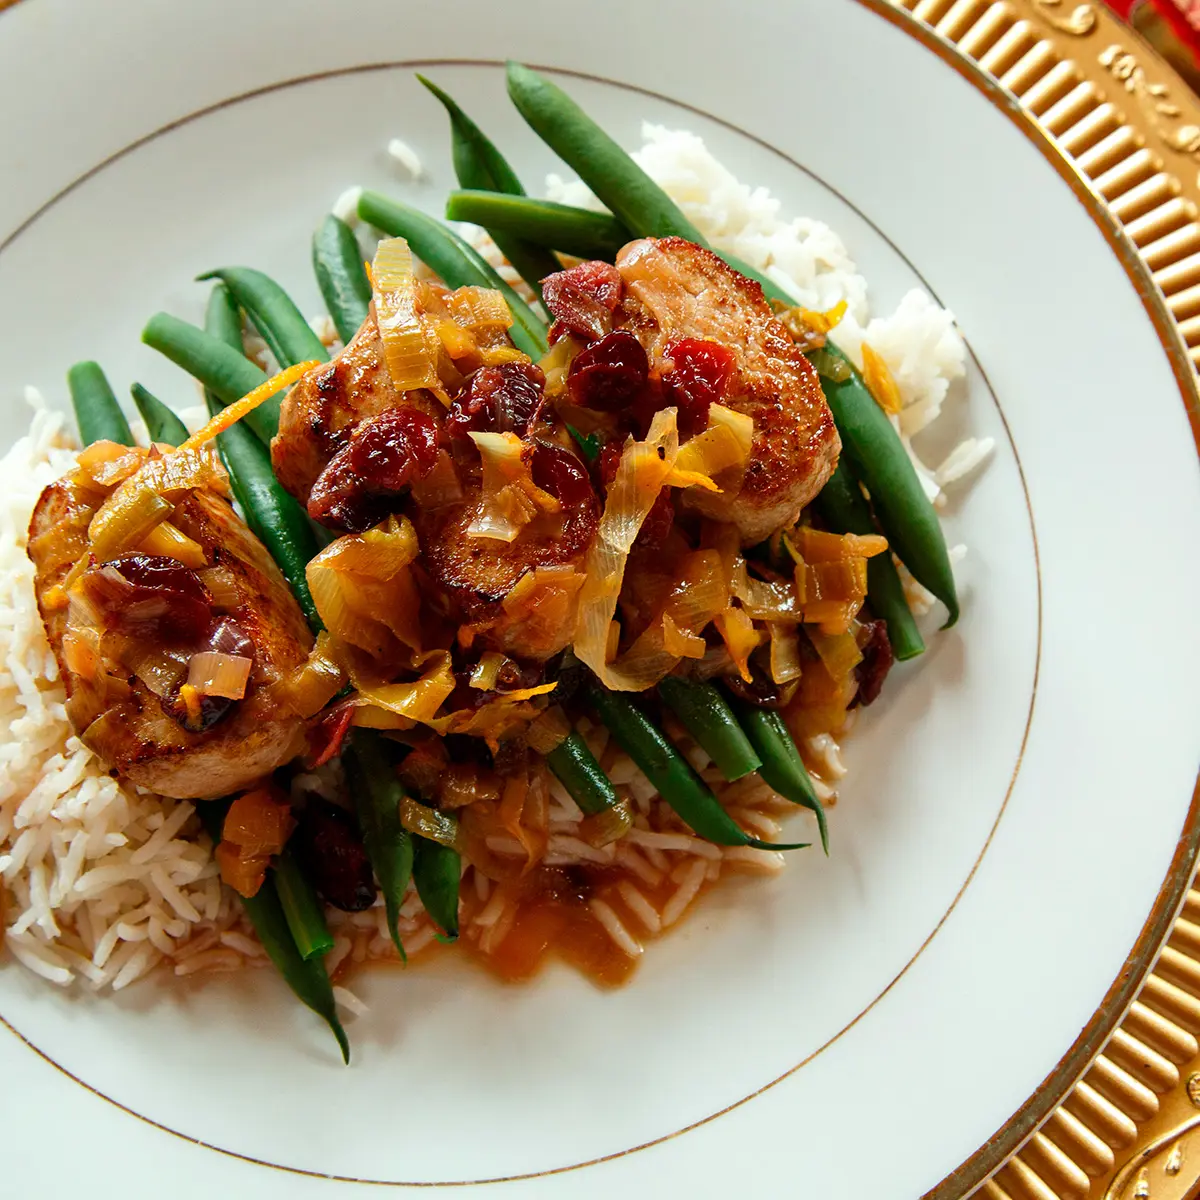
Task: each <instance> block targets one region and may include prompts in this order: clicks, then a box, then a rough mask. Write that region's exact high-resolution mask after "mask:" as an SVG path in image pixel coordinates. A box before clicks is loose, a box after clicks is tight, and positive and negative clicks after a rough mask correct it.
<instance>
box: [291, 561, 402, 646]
mask: <svg viewBox="0 0 1200 1200" xmlns="http://www.w3.org/2000/svg"><path fill="white" fill-rule="evenodd" d="M319 557H320V556H319V555H318V558H319ZM305 576H306V578H307V580H308V588H309V591H310V592H312V598H313V604H315V605H316V609H317V613H318V614H319V615H320V617H321V620H322V622H323V623H324V625H325V628H326V629H328V630H329V631H330V632H331V633H332V634H333V635H334V637H336V638H338V639H340V640H341V641H343V642H347V643H348V644H349V645H351V646H356V647H357V648H358V649H360V650H365V651H366V652H367V653H368V654H372V655H374V656H375V657H377V658H382V657H384V656H385V655H387V654H388V653H389V651H390V650H391V648H392V638H391V634H390V632H389V631H388V630H387V629H386V628H385V627H384V626H383V625H381V624H380V623H379V622H378V621H376V620H373V619H372V618H371V617H368V616H364V615H362V614H361V613H359V612H356V611H355V610H354V609H353V608H352V607H351V606H350V604H349V603H348V602H347V600H346V595H345V592H344V590H343V586H342V584H343V578H344V577H343V576H342V575H341V574H340V573H339V572H337V571H334V570H332V569H330V568H329V567H322V566H321V565H319V564H318V563H317V559H313V561H312V562H310V563H309V564H308V568H307V570H306V572H305Z"/></svg>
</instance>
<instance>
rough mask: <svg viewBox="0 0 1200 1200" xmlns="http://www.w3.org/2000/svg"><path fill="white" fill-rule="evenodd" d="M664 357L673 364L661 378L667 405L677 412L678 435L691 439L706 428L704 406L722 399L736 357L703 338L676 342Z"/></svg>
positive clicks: (717, 343) (726, 349) (684, 339)
mask: <svg viewBox="0 0 1200 1200" xmlns="http://www.w3.org/2000/svg"><path fill="white" fill-rule="evenodd" d="M664 356H665V357H666V358H669V359H671V361H672V363H673V364H674V365H673V366H672V368H671V370H670V371H667V372H665V373H664V375H663V377H662V381H663V388H664V391H665V393H666V397H667V403H668V404H674V405H675V406H676V407H677V408H678V409H679V434H680V436H681V437H685V438H689V437H694V436H695V435H696V434H697V433H699V432H700V431H701V430H702V429H704V427H705V426H706V425H707V424H708V406H709V405H710V404H720V403H721V401H722V400H723V399H724V398H725V389H726V388H727V387H728V386H729V379H730V376H731V375H732V374H733V370H734V367H735V366H736V365H737V356H736V355H735V354H734V352H733V351H732V350H730V349H729V347H728V346H722V345H721V344H720V343H719V342H710V341H706V340H704V339H703V338H677V339H676V340H675V341H673V342H670V343H668V345H667V346H666V349H665V350H664Z"/></svg>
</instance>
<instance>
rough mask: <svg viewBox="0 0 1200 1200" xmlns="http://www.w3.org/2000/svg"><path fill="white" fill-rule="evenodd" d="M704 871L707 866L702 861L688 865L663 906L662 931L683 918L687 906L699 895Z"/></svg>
mask: <svg viewBox="0 0 1200 1200" xmlns="http://www.w3.org/2000/svg"><path fill="white" fill-rule="evenodd" d="M706 869H707V864H706V862H705V861H704V860H703V859H697V860H696V861H695V862H693V863H691V864H689V865H688V868H687V870H686V872H685V874H684V877H683V881H682V882H681V883H680V884H679V886H678V887H677V888H676V889H675V891H674V892H673V893H672V894H671V898H670V899H669V900H668V901H667V903H666V904H665V905H664V906H663V910H662V925H663V928H664V929H669V928H670V927H671V926H672V925H674V924H675V922H676V921H678V920H679V918H680V917H682V916H683V914H684V912H685V911H686V909H687V907H688V905H689V904H691V902H692V901H693V900H695V898H696V897H697V896H698V895H699V894H700V888H701V885H702V884H703V883H704V872H705V870H706Z"/></svg>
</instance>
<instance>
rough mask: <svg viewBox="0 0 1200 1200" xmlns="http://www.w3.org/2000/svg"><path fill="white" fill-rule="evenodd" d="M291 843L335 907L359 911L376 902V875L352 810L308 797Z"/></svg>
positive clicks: (318, 888) (316, 884)
mask: <svg viewBox="0 0 1200 1200" xmlns="http://www.w3.org/2000/svg"><path fill="white" fill-rule="evenodd" d="M292 845H294V846H295V848H296V853H297V854H298V856H299V857H300V860H301V862H302V863H303V864H304V866H305V867H307V868H308V872H309V877H310V878H311V879H312V881H313V885H314V886H315V887H316V889H317V893H318V894H319V895H320V896H321V897H322V898H323V899H324V900H326V901H327V902H328V903H329V904H332V905H333V907H334V908H340V909H341V910H342V911H343V912H362V911H363V910H364V909H367V908H370V907H371V905H372V904H374V903H375V877H374V875H373V874H372V873H371V862H370V859H369V858H368V857H367V851H366V848H365V847H364V846H363V841H362V834H361V833H359V829H358V822H357V821H355V819H354V815H353V814H352V813H349V812H347V811H346V809H344V808H339V807H338V805H336V804H330V803H329V801H327V800H321V799H318V798H317V797H315V796H310V797H309V799H308V802H307V803H306V804H305V806H304V809H303V810H302V811H301V813H300V820H299V823H298V824H297V826H296V832H295V833H294V834H292Z"/></svg>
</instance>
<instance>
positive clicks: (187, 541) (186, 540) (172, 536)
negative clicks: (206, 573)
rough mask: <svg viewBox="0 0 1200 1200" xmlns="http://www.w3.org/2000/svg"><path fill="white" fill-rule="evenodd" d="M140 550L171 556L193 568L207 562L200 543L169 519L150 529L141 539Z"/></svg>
mask: <svg viewBox="0 0 1200 1200" xmlns="http://www.w3.org/2000/svg"><path fill="white" fill-rule="evenodd" d="M141 550H142V552H143V553H144V554H155V555H158V556H160V557H162V558H173V559H175V561H176V562H181V563H183V565H184V566H185V567H191V568H192V569H193V570H195V569H197V568H199V567H203V566H205V565H206V564H207V563H208V559H207V557H206V556H205V553H204V550H203V549H202V547H201V546H200V543H199V542H196V541H193V540H192V539H191V538H190V537H188V535H187V534H186V533H184V532H183V531H182V530H181V529H179V528H178V527H177V526H175V525H172V524H171V522H170V521H163V522H162V523H161V524H159V525H156V526H155V527H154V528H153V529H152V530H150V532H149V533H148V534H147V535H146V537H145V538H144V539H143V541H142V545H141Z"/></svg>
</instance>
